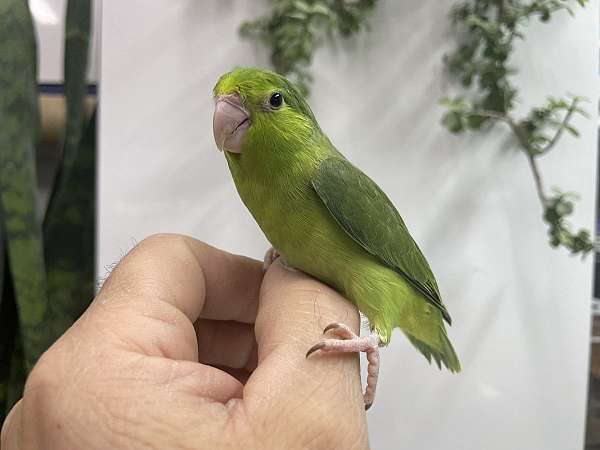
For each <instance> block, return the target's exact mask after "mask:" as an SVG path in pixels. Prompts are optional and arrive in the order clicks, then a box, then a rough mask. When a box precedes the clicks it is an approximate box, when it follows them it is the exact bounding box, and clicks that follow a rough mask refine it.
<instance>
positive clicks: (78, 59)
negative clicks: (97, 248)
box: [0, 0, 95, 421]
mask: <svg viewBox="0 0 600 450" xmlns="http://www.w3.org/2000/svg"><path fill="white" fill-rule="evenodd" d="M65 31H66V32H65V96H66V102H67V126H66V130H65V136H64V146H63V153H62V160H61V163H60V165H59V171H58V174H57V177H56V180H55V183H54V189H53V192H52V195H51V201H50V204H49V206H48V208H47V210H46V214H45V217H44V220H42V218H41V217H40V213H39V208H38V193H37V176H36V166H35V157H36V145H37V138H38V126H39V118H38V86H37V79H36V73H37V64H36V62H37V55H36V40H35V33H34V29H33V23H32V20H31V15H30V12H29V9H28V6H27V2H26V1H25V0H5V1H3V2H1V3H0V233H1V234H0V261H1V263H0V269H2V270H1V271H0V274H1V275H0V292H1V293H2V295H1V297H0V302H1V303H0V330H1V331H0V418H2V416H3V415H4V413H6V412H7V411H8V410H9V409H10V408H11V407H12V405H13V404H14V402H15V401H16V400H17V399H18V398H19V397H20V396H21V392H22V388H23V384H24V380H25V377H26V375H27V373H28V371H29V370H30V369H31V368H32V367H33V365H34V364H35V362H36V361H37V358H38V357H39V356H40V354H41V353H42V352H43V351H45V350H46V349H47V348H48V346H49V345H50V344H51V343H52V342H54V341H55V340H56V339H57V338H58V337H59V336H60V334H62V332H63V331H64V330H65V329H66V328H67V327H68V326H69V325H70V324H71V323H73V321H74V320H75V319H76V318H77V316H78V315H79V313H80V312H81V310H82V308H83V307H85V305H86V304H87V303H89V301H90V300H91V298H92V296H93V280H94V272H93V265H94V259H95V256H94V220H95V219H94V214H95V212H94V209H95V208H94V199H95V167H94V166H95V121H94V119H93V118H91V119H90V118H89V117H87V116H86V115H85V113H84V106H83V105H84V97H85V93H86V82H85V73H86V67H87V54H88V41H89V34H90V1H89V0H72V1H69V3H68V6H67V17H66V30H65ZM0 421H1V420H0Z"/></svg>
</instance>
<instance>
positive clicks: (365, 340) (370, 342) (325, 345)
mask: <svg viewBox="0 0 600 450" xmlns="http://www.w3.org/2000/svg"><path fill="white" fill-rule="evenodd" d="M328 332H329V333H331V334H334V335H336V336H337V337H338V338H339V339H323V340H322V341H321V342H319V343H317V344H315V345H313V346H312V347H311V348H310V350H308V352H307V353H306V357H307V358H308V357H309V356H310V355H311V354H312V353H314V352H316V351H322V352H365V354H366V355H367V362H368V366H367V387H366V388H365V393H364V400H365V409H369V408H370V407H371V405H372V404H373V401H374V400H375V390H376V389H377V378H378V377H379V346H380V345H381V338H380V337H379V334H377V332H373V333H371V334H369V335H368V336H364V337H360V336H358V335H357V334H356V333H354V332H353V331H352V330H351V329H350V328H348V327H347V326H346V325H344V324H341V323H337V322H334V323H331V324H329V325H327V326H326V327H325V329H324V330H323V334H326V333H328Z"/></svg>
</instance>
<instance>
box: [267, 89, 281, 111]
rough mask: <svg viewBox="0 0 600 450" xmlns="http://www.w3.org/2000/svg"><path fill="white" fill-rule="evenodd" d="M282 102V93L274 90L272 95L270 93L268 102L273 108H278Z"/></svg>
mask: <svg viewBox="0 0 600 450" xmlns="http://www.w3.org/2000/svg"><path fill="white" fill-rule="evenodd" d="M282 103H283V95H281V94H280V93H279V92H275V93H274V94H273V95H271V98H270V99H269V104H270V105H271V106H272V107H273V108H279V107H280V106H281V104H282Z"/></svg>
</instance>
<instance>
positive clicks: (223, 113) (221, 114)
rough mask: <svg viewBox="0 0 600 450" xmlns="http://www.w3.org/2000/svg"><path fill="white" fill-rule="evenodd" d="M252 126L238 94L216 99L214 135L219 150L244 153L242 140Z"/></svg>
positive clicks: (221, 96)
mask: <svg viewBox="0 0 600 450" xmlns="http://www.w3.org/2000/svg"><path fill="white" fill-rule="evenodd" d="M249 126H250V114H248V111H246V109H245V108H244V107H243V105H242V101H241V100H240V96H239V95H238V94H228V95H220V96H218V97H216V98H215V113H214V115H213V135H214V136H215V142H216V144H217V148H218V149H219V150H221V151H223V150H226V151H228V152H232V153H241V152H242V139H243V137H244V135H245V134H246V130H247V129H248V127H249Z"/></svg>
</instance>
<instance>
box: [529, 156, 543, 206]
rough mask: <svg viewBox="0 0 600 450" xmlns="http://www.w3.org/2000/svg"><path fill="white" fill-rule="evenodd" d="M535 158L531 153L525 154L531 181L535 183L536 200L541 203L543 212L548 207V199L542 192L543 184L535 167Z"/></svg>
mask: <svg viewBox="0 0 600 450" xmlns="http://www.w3.org/2000/svg"><path fill="white" fill-rule="evenodd" d="M535 158H536V157H535V156H534V155H533V154H531V153H527V161H529V168H530V169H531V173H533V179H534V181H535V189H536V191H537V195H538V198H539V199H540V202H541V203H542V208H543V209H544V211H545V210H546V208H547V207H548V197H546V193H545V191H544V184H543V182H542V175H541V173H540V170H539V168H538V166H537V161H536V160H535Z"/></svg>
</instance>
